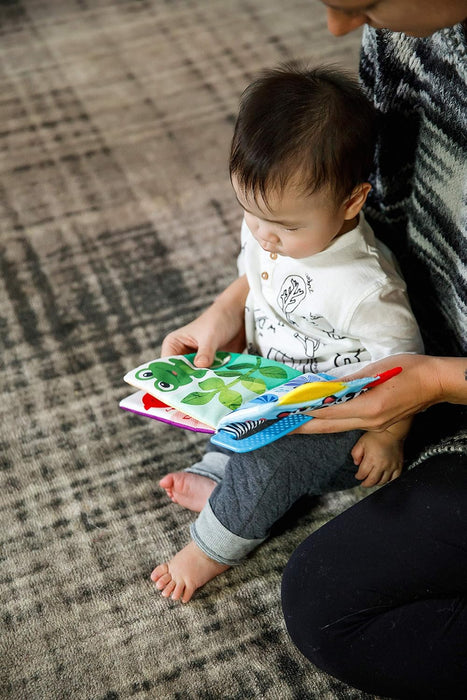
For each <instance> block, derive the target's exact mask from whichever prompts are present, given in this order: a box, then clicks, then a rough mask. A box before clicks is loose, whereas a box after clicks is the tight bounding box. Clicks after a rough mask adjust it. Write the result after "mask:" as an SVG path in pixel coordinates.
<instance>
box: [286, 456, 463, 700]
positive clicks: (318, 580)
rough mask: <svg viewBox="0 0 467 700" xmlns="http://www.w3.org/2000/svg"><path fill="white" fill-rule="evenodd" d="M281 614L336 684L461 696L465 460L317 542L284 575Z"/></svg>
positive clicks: (385, 492)
mask: <svg viewBox="0 0 467 700" xmlns="http://www.w3.org/2000/svg"><path fill="white" fill-rule="evenodd" d="M282 605H283V611H284V616H285V621H286V625H287V628H288V630H289V633H290V636H291V638H292V640H293V641H294V643H295V644H296V645H297V647H298V648H299V649H300V650H301V652H302V653H303V654H304V655H305V656H306V657H307V658H308V659H310V660H311V661H312V662H313V663H314V664H315V665H316V666H318V667H319V668H321V669H322V670H324V671H326V672H328V673H330V674H331V675H333V676H335V677H337V678H339V679H340V680H342V681H344V682H347V683H349V684H350V685H352V686H355V687H357V688H360V689H361V690H364V691H366V692H369V693H375V694H379V695H385V696H389V697H395V698H407V699H410V700H415V699H416V698H423V700H426V699H427V698H436V699H438V698H441V697H446V698H450V699H451V698H452V699H454V698H465V697H466V692H467V641H466V640H467V460H466V458H465V457H464V456H462V455H456V454H451V455H442V456H437V457H436V458H431V459H430V460H429V461H427V462H426V463H425V464H423V465H420V466H419V467H416V468H414V469H413V470H411V471H409V472H406V473H405V474H403V476H402V477H400V478H399V479H397V480H396V481H394V482H392V483H390V484H388V485H387V486H384V487H383V488H381V489H380V490H378V491H377V492H375V493H374V494H372V495H371V496H368V497H367V498H365V499H364V500H363V501H361V502H359V503H358V504H356V505H355V506H353V507H352V508H349V510H347V511H345V512H344V513H342V514H341V515H339V516H338V517H336V518H335V519H334V520H332V521H330V522H329V523H327V524H326V525H325V526H323V527H322V528H320V529H319V530H317V531H316V532H315V533H313V534H312V535H311V536H310V537H309V538H308V539H306V540H305V541H304V542H303V543H302V544H301V545H300V547H299V548H298V549H297V550H296V551H295V553H294V554H293V556H292V558H291V559H290V561H289V563H288V565H287V567H286V569H285V572H284V577H283V584H282Z"/></svg>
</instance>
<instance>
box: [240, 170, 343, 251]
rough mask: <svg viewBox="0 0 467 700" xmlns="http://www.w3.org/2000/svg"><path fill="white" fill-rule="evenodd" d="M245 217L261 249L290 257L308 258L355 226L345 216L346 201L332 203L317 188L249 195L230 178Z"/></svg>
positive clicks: (291, 188)
mask: <svg viewBox="0 0 467 700" xmlns="http://www.w3.org/2000/svg"><path fill="white" fill-rule="evenodd" d="M232 185H233V188H234V190H235V194H236V195H237V200H238V202H239V204H240V206H241V207H242V209H243V210H244V213H245V221H246V224H247V226H248V228H249V229H250V231H251V233H252V234H253V236H254V237H255V239H256V240H257V241H258V243H259V244H260V246H261V248H263V250H266V251H268V252H269V253H277V254H278V255H285V256H288V257H290V258H295V259H300V258H308V257H309V256H310V255H315V254H316V253H320V252H321V251H323V250H325V249H326V248H327V247H328V246H329V245H330V244H331V242H332V241H333V240H334V239H335V238H337V236H340V235H341V234H343V233H346V232H347V231H350V230H352V229H353V228H355V226H356V224H357V219H356V217H355V215H354V216H352V217H351V218H347V214H348V212H347V207H346V203H345V202H343V203H342V205H341V206H338V205H336V204H335V202H334V200H333V199H332V198H331V197H330V196H326V195H325V194H324V193H321V192H317V193H315V194H312V195H306V194H303V193H301V192H299V191H297V190H296V189H295V188H294V187H293V186H289V187H287V188H286V189H285V190H284V192H282V193H280V194H274V193H271V194H270V195H268V201H267V204H266V202H264V200H263V199H262V198H261V197H257V198H256V200H255V198H254V197H253V194H252V195H251V196H249V197H246V195H245V194H244V193H243V192H242V190H241V189H240V188H239V187H238V183H237V181H236V179H235V177H234V178H232Z"/></svg>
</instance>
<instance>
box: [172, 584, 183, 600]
mask: <svg viewBox="0 0 467 700" xmlns="http://www.w3.org/2000/svg"><path fill="white" fill-rule="evenodd" d="M184 591H185V581H179V582H178V583H177V584H176V586H175V589H174V592H173V593H172V600H180V598H181V597H182V595H183V593H184Z"/></svg>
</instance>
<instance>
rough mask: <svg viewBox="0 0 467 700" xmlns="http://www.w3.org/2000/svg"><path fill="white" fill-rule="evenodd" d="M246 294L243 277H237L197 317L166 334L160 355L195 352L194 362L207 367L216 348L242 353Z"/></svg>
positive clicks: (246, 283)
mask: <svg viewBox="0 0 467 700" xmlns="http://www.w3.org/2000/svg"><path fill="white" fill-rule="evenodd" d="M247 295H248V282H247V281H246V277H245V276H242V277H239V278H238V279H236V280H235V281H234V282H232V284H231V285H229V286H228V287H227V289H225V290H224V292H222V294H221V295H220V296H219V297H218V298H217V299H216V300H215V302H214V303H213V304H211V306H210V307H209V308H208V309H206V311H204V313H202V314H201V316H198V318H196V319H195V320H194V321H191V323H188V324H187V325H186V326H182V327H181V328H178V329H177V330H175V331H172V332H171V333H169V334H168V335H167V336H166V338H165V339H164V341H163V343H162V348H161V356H162V357H167V356H169V355H184V354H186V353H190V352H196V357H195V359H194V364H195V365H196V366H197V367H209V366H210V365H211V364H212V363H213V360H214V355H215V353H216V351H217V350H228V351H230V352H242V351H243V350H244V348H245V324H244V309H245V301H246V297H247Z"/></svg>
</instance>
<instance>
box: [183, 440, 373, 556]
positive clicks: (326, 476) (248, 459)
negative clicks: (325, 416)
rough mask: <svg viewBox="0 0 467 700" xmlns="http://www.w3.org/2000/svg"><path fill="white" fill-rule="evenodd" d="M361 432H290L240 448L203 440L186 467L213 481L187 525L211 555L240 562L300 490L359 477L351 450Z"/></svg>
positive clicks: (318, 490) (319, 489) (347, 483)
mask: <svg viewBox="0 0 467 700" xmlns="http://www.w3.org/2000/svg"><path fill="white" fill-rule="evenodd" d="M361 435H362V432H361V431H358V430H355V431H350V432H346V433H334V434H332V435H291V436H286V437H283V438H281V439H280V440H277V441H276V442H273V443H271V444H270V445H266V446H265V447H262V448H260V449H258V450H254V451H253V452H247V453H243V454H237V453H233V452H229V451H228V450H223V449H222V448H218V447H215V446H214V445H212V444H211V443H208V448H207V451H206V453H205V455H204V457H203V459H202V460H201V462H198V463H197V464H194V465H193V466H192V467H189V468H188V469H186V471H188V472H192V473H194V474H200V475H201V476H207V477H209V478H210V479H213V480H214V481H215V482H216V483H217V486H216V487H215V489H214V491H213V492H212V494H211V496H210V498H209V501H208V502H207V503H206V505H205V507H204V508H203V510H202V511H201V513H200V514H199V516H198V518H197V520H196V521H195V522H194V523H193V525H192V526H191V529H190V530H191V536H192V538H193V540H194V541H195V542H196V544H197V545H198V547H200V549H202V550H203V551H204V552H205V553H206V554H207V555H208V556H209V557H211V559H215V560H216V561H218V562H220V563H222V564H229V565H230V566H234V565H236V564H239V563H240V562H241V561H242V559H243V558H244V557H245V556H246V555H247V554H248V553H249V552H251V551H252V550H253V549H255V547H257V546H258V545H260V544H261V542H264V540H265V539H267V537H268V535H269V531H270V529H271V527H272V525H273V524H274V523H275V522H276V521H277V520H279V518H280V517H281V516H282V515H284V514H285V513H286V512H287V511H288V510H289V508H291V506H292V505H293V504H294V503H295V502H296V501H297V500H298V499H299V498H300V497H301V496H305V495H307V494H308V495H315V496H319V495H321V494H324V493H327V492H329V491H340V490H343V489H348V488H352V487H354V486H357V485H358V484H359V483H360V482H359V481H358V480H357V479H356V478H355V473H356V471H357V467H356V466H355V465H354V463H353V460H352V457H351V455H350V450H351V449H352V447H353V446H354V445H355V443H356V442H357V440H358V438H359V437H360V436H361Z"/></svg>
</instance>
